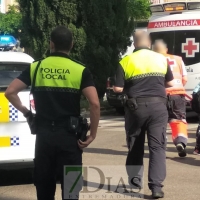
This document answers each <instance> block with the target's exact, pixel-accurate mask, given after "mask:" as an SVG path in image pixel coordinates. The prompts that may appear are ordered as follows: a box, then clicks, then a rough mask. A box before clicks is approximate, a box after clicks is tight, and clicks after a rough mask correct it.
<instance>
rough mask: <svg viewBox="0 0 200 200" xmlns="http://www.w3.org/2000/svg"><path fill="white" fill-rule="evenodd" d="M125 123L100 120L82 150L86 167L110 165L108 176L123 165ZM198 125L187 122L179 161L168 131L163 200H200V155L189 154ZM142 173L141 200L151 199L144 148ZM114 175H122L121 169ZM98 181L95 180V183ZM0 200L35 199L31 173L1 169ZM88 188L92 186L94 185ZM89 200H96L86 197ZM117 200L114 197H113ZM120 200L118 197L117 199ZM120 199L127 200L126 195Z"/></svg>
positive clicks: (107, 119)
mask: <svg viewBox="0 0 200 200" xmlns="http://www.w3.org/2000/svg"><path fill="white" fill-rule="evenodd" d="M123 126H124V121H123V117H120V116H113V117H112V116H107V117H104V118H102V119H101V121H100V124H99V131H98V137H97V138H96V140H95V141H94V142H93V143H92V144H91V145H90V147H89V148H87V149H85V153H84V164H85V165H98V166H102V165H110V167H107V168H109V170H110V174H112V173H114V172H115V171H116V170H117V167H120V166H123V165H124V163H125V159H126V154H127V148H126V142H125V133H124V128H123ZM196 127H197V123H196V122H195V120H193V121H190V123H189V126H188V131H189V137H190V139H189V143H188V148H187V151H188V156H187V158H184V159H181V158H179V157H178V155H177V152H176V150H175V148H174V146H173V144H172V141H171V137H170V129H169V128H168V135H169V137H168V138H169V139H168V149H167V158H166V161H167V178H166V180H165V183H164V185H165V187H164V191H165V194H166V197H165V198H164V200H196V199H199V197H200V190H199V180H200V172H199V170H200V156H195V155H193V154H192V152H193V148H194V144H195V134H194V133H195V130H196ZM144 163H145V173H144V191H142V193H144V199H151V197H150V194H151V193H150V191H149V189H148V187H147V170H148V168H147V167H148V148H147V144H146V148H145V158H144ZM116 174H123V172H122V170H121V171H120V169H119V171H117V172H116ZM96 181H97V180H96ZM0 186H1V187H0V200H36V195H35V188H34V186H33V184H32V178H31V173H30V170H17V171H3V170H0ZM91 187H95V184H93V186H92V185H91ZM59 199H61V198H60V185H57V192H56V200H59ZM88 199H95V198H94V197H93V198H88ZM113 199H117V198H113ZM118 199H120V198H118ZM123 199H129V198H128V196H126V198H123ZM132 199H136V198H132Z"/></svg>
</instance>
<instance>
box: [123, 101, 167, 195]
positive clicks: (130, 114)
mask: <svg viewBox="0 0 200 200" xmlns="http://www.w3.org/2000/svg"><path fill="white" fill-rule="evenodd" d="M138 105H139V107H138V109H137V110H135V111H131V110H130V109H129V108H127V107H126V108H125V128H126V133H127V145H128V148H129V152H128V156H127V160H126V166H127V173H128V176H129V182H131V180H130V179H132V178H133V176H134V177H137V178H138V179H139V180H140V179H141V181H140V183H139V185H140V184H141V185H142V182H144V183H145V182H147V181H146V180H143V156H144V142H145V132H147V138H148V146H149V172H148V183H149V189H150V190H153V191H155V192H159V191H160V190H161V188H162V187H163V185H162V182H163V181H164V179H165V177H166V162H165V159H166V155H165V149H166V127H167V121H168V112H167V108H166V105H165V104H164V103H162V102H149V103H148V102H146V103H139V104H138ZM146 156H147V157H148V155H146ZM132 180H133V179H132ZM133 182H134V181H133ZM137 184H138V183H137Z"/></svg>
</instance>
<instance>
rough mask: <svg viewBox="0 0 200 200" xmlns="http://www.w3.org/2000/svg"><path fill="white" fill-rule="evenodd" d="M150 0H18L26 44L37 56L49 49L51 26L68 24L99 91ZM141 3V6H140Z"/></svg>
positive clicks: (76, 54) (77, 51)
mask: <svg viewBox="0 0 200 200" xmlns="http://www.w3.org/2000/svg"><path fill="white" fill-rule="evenodd" d="M132 2H134V3H132ZM145 2H147V0H67V1H64V0H29V1H27V0H18V3H19V6H20V11H21V13H22V19H23V27H24V28H23V30H22V33H23V40H22V44H23V46H24V47H31V48H32V49H33V51H34V54H35V58H39V57H41V56H44V55H45V54H46V52H47V49H48V44H49V38H50V32H51V30H52V29H53V28H54V27H55V26H57V25H66V26H68V27H69V28H70V29H71V30H72V33H73V35H74V48H73V50H72V52H71V56H72V57H73V58H75V59H77V60H79V61H81V62H83V63H84V64H85V65H86V66H87V67H89V68H90V70H91V72H92V74H93V75H94V77H95V82H96V86H97V89H98V92H99V95H100V96H102V94H103V93H104V92H105V88H106V79H107V77H108V76H110V75H112V74H113V73H114V71H115V69H116V67H117V65H118V61H119V55H120V52H122V53H123V52H125V51H126V48H127V46H128V45H130V39H129V38H130V36H131V33H132V31H133V29H134V20H135V19H138V18H139V16H140V15H141V16H142V17H144V18H145V17H147V16H148V14H147V13H148V11H147V7H146V5H147V3H146V4H145ZM140 4H141V5H142V7H141V8H140Z"/></svg>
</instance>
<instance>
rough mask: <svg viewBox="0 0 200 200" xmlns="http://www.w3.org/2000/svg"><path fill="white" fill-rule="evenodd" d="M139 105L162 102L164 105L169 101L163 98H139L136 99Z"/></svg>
mask: <svg viewBox="0 0 200 200" xmlns="http://www.w3.org/2000/svg"><path fill="white" fill-rule="evenodd" d="M136 101H137V103H145V102H155V103H156V102H158V103H159V102H162V103H165V104H166V103H167V99H165V98H162V97H145V98H142V97H141V98H137V99H136Z"/></svg>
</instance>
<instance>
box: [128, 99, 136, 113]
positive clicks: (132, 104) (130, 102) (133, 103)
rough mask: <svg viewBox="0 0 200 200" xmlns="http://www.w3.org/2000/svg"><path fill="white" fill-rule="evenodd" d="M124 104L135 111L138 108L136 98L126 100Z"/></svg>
mask: <svg viewBox="0 0 200 200" xmlns="http://www.w3.org/2000/svg"><path fill="white" fill-rule="evenodd" d="M126 105H127V106H128V107H129V109H130V110H132V111H135V110H137V109H138V104H137V100H136V99H135V98H131V99H128V100H127V101H126Z"/></svg>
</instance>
